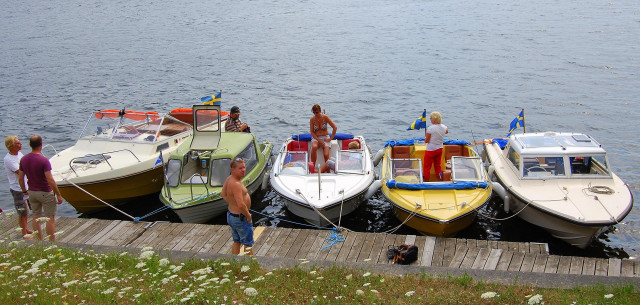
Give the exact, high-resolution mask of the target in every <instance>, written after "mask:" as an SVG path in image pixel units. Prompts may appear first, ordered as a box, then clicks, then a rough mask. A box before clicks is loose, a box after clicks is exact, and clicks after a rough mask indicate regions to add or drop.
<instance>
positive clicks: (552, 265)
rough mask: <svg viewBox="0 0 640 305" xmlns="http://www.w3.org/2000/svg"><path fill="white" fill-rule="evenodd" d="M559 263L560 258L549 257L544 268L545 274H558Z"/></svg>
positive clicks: (555, 256)
mask: <svg viewBox="0 0 640 305" xmlns="http://www.w3.org/2000/svg"><path fill="white" fill-rule="evenodd" d="M559 263H560V256H557V255H549V257H547V264H546V265H545V266H544V273H556V272H557V271H558V264H559Z"/></svg>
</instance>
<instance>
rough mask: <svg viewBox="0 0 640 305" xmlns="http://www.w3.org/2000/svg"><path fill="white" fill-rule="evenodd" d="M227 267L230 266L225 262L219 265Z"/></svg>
mask: <svg viewBox="0 0 640 305" xmlns="http://www.w3.org/2000/svg"><path fill="white" fill-rule="evenodd" d="M229 265H231V264H229V263H226V262H225V263H220V266H229Z"/></svg>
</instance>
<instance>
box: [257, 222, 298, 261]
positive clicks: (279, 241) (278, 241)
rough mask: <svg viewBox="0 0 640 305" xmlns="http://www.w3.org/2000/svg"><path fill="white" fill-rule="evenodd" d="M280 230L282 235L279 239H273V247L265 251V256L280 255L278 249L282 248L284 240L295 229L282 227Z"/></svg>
mask: <svg viewBox="0 0 640 305" xmlns="http://www.w3.org/2000/svg"><path fill="white" fill-rule="evenodd" d="M278 230H280V235H279V236H278V238H277V239H275V240H274V241H273V244H272V245H271V248H269V251H268V252H267V253H265V254H264V256H269V257H278V251H280V248H282V245H283V244H284V241H285V240H286V239H287V237H288V236H289V234H291V232H292V231H293V229H291V228H282V229H278Z"/></svg>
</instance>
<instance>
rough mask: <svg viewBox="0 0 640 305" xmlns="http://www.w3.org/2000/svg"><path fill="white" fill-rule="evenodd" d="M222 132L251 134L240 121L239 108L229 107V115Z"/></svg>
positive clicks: (247, 127) (249, 129)
mask: <svg viewBox="0 0 640 305" xmlns="http://www.w3.org/2000/svg"><path fill="white" fill-rule="evenodd" d="M224 130H225V131H233V132H243V131H244V132H251V128H249V126H247V124H245V123H242V121H240V108H238V106H233V107H231V113H230V114H229V119H228V120H227V123H225V125H224Z"/></svg>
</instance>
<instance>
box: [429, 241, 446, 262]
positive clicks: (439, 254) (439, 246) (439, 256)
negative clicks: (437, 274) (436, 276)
mask: <svg viewBox="0 0 640 305" xmlns="http://www.w3.org/2000/svg"><path fill="white" fill-rule="evenodd" d="M444 246H445V239H444V238H441V237H436V242H435V246H434V250H433V256H432V260H431V266H434V267H442V266H443V265H442V262H443V260H444V259H443V257H444Z"/></svg>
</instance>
